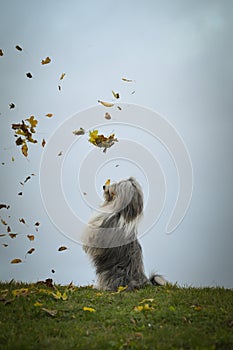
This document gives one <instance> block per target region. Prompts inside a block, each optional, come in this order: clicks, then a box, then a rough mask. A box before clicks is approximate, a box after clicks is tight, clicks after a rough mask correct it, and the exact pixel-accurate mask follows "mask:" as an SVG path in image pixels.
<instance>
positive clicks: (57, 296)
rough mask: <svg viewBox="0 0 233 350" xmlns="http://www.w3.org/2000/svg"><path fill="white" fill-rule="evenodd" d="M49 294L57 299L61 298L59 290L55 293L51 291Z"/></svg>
mask: <svg viewBox="0 0 233 350" xmlns="http://www.w3.org/2000/svg"><path fill="white" fill-rule="evenodd" d="M51 294H52V296H53V297H54V298H55V299H57V300H58V299H61V297H62V294H61V292H59V290H58V291H57V292H56V293H51Z"/></svg>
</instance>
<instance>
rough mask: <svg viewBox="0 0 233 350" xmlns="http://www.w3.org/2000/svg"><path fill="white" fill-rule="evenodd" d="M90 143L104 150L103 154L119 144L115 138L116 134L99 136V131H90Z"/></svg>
mask: <svg viewBox="0 0 233 350" xmlns="http://www.w3.org/2000/svg"><path fill="white" fill-rule="evenodd" d="M88 141H89V142H90V143H92V144H93V145H94V146H97V147H100V148H104V150H103V152H106V150H107V148H110V147H111V146H112V145H114V143H115V142H118V140H117V139H116V138H115V134H111V135H110V136H108V137H106V136H104V135H99V131H98V130H93V131H89V139H88Z"/></svg>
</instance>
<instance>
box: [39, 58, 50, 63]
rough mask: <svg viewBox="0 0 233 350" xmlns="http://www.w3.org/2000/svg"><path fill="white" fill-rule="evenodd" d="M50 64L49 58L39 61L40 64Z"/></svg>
mask: <svg viewBox="0 0 233 350" xmlns="http://www.w3.org/2000/svg"><path fill="white" fill-rule="evenodd" d="M50 62H51V58H50V57H46V58H45V59H44V60H42V61H41V64H42V65H44V64H49V63H50Z"/></svg>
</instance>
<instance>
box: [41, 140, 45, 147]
mask: <svg viewBox="0 0 233 350" xmlns="http://www.w3.org/2000/svg"><path fill="white" fill-rule="evenodd" d="M45 145H46V141H45V139H43V140H42V142H41V146H42V147H44V146H45Z"/></svg>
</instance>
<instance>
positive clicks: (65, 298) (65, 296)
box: [61, 292, 68, 301]
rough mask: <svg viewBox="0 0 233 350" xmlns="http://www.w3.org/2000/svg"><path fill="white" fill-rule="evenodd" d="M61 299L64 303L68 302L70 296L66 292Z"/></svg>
mask: <svg viewBox="0 0 233 350" xmlns="http://www.w3.org/2000/svg"><path fill="white" fill-rule="evenodd" d="M61 299H62V300H64V301H66V300H67V299H68V296H67V294H66V293H65V292H64V293H63V294H62V296H61Z"/></svg>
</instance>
